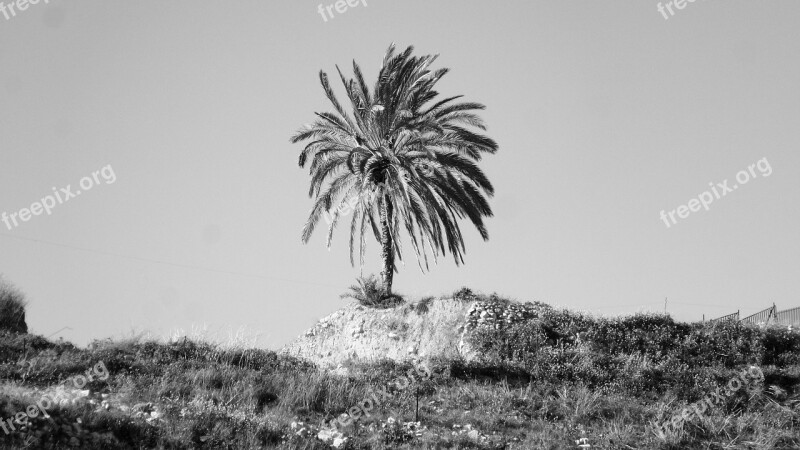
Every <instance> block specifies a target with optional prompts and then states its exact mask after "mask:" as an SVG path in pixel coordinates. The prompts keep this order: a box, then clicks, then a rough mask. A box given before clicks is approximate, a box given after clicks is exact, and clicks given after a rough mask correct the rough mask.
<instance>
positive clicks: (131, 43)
mask: <svg viewBox="0 0 800 450" xmlns="http://www.w3.org/2000/svg"><path fill="white" fill-rule="evenodd" d="M4 4H5V5H6V8H8V6H9V1H8V0H5V2H4ZM320 4H321V5H322V9H323V13H322V14H321V13H320V12H319V5H320ZM353 4H355V5H356V6H352V7H348V9H346V10H344V11H343V12H338V11H337V9H336V8H335V3H334V1H333V0H325V1H324V2H322V3H319V0H317V1H314V2H310V1H305V0H299V1H298V0H295V1H255V0H240V1H236V2H224V3H223V2H210V1H205V0H203V1H198V0H192V1H189V0H173V1H170V2H163V1H153V0H138V1H136V2H120V1H116V2H112V1H100V0H81V1H63V0H50V1H49V2H48V3H45V2H44V0H42V1H40V2H38V3H37V4H35V5H33V4H29V5H28V6H27V8H26V9H24V10H20V9H15V10H14V12H13V14H12V13H9V17H8V19H7V18H6V17H4V16H3V14H4V13H2V12H1V11H0V192H1V193H2V194H0V213H3V212H5V213H6V214H7V215H9V216H8V217H9V219H10V215H11V214H16V216H15V219H16V220H17V225H16V226H15V224H14V222H13V220H9V223H10V226H9V225H6V224H4V223H0V273H2V274H3V276H4V278H5V279H7V280H8V281H11V282H12V283H14V284H15V285H16V286H17V287H18V288H19V289H21V290H22V291H24V292H25V293H26V296H27V299H28V301H29V306H28V311H27V322H28V325H29V327H30V329H31V331H32V332H34V333H37V334H41V335H45V336H49V335H52V336H53V338H57V337H63V338H64V339H66V340H69V341H72V342H74V343H75V344H77V345H81V346H83V345H87V344H88V343H90V342H91V341H92V340H94V339H105V338H122V337H127V336H132V335H137V334H147V335H149V336H153V337H161V338H167V337H170V336H175V335H180V334H182V333H187V332H190V330H195V332H197V331H198V330H204V333H206V335H208V336H212V338H213V339H218V340H221V341H225V340H226V339H231V338H232V336H235V335H237V333H238V335H240V336H247V337H248V338H252V342H253V343H254V344H255V345H258V346H260V347H264V348H272V349H277V348H279V347H281V346H282V345H284V344H286V343H287V342H289V341H290V340H291V339H293V338H294V337H295V336H297V335H299V334H300V333H302V332H303V331H305V330H306V329H307V328H309V327H310V326H311V325H313V324H314V322H315V321H316V320H318V319H319V318H321V317H323V316H325V315H327V314H329V313H331V312H333V311H335V310H337V309H338V308H341V307H342V306H344V305H345V304H346V302H347V300H341V299H340V298H339V294H341V293H343V292H345V290H346V288H347V287H348V286H349V285H351V284H353V282H354V281H355V279H356V277H358V276H359V275H360V274H361V273H362V270H361V269H360V268H359V267H351V266H350V263H349V257H348V248H347V240H348V235H347V232H348V231H347V230H346V229H345V228H341V229H339V230H337V232H336V233H335V234H334V240H333V246H332V248H331V250H330V251H329V250H327V249H326V247H325V239H324V235H323V234H324V233H321V232H320V230H321V229H322V228H318V230H317V232H316V233H315V235H314V236H313V237H312V239H311V241H310V242H309V243H308V244H305V245H304V244H302V243H301V240H300V231H301V228H302V226H303V224H304V223H305V220H306V218H307V215H308V212H309V210H310V208H311V205H312V200H311V199H310V198H309V197H308V183H309V181H310V178H309V175H308V171H307V169H306V170H303V169H300V168H299V167H298V166H297V158H298V155H299V152H300V150H301V148H302V147H301V146H300V145H293V144H291V143H289V137H290V136H291V135H292V133H293V132H294V131H295V130H297V129H298V128H299V127H301V126H302V125H304V124H306V123H309V122H311V121H313V120H314V115H313V113H314V112H315V111H328V110H331V107H330V105H329V104H328V103H327V100H326V98H325V97H324V94H323V91H322V89H321V87H320V86H319V78H318V72H319V70H320V69H323V70H325V71H327V72H329V73H331V72H333V73H335V70H336V64H339V66H340V67H342V68H343V70H344V71H345V72H349V70H350V67H351V64H352V60H354V59H355V60H356V61H358V62H359V64H360V65H361V67H362V69H363V70H364V72H365V77H366V78H367V80H368V84H373V83H374V79H375V77H376V75H377V72H378V70H379V68H380V64H381V62H382V59H383V55H384V52H385V50H386V48H387V47H388V46H389V44H390V43H392V42H395V43H396V44H397V45H398V47H401V48H405V47H406V46H408V45H414V46H415V49H416V54H419V55H424V54H440V55H441V56H440V57H439V59H438V61H437V62H436V65H435V67H449V68H450V69H451V72H450V73H449V74H448V75H447V76H446V77H445V78H444V79H443V80H442V81H441V82H440V84H439V85H438V88H439V89H438V90H439V92H440V93H441V94H442V95H445V96H451V95H458V94H463V95H465V99H466V100H468V101H477V102H480V103H483V104H485V105H486V107H487V109H486V110H485V111H484V112H483V114H482V117H483V118H484V119H485V120H486V122H487V124H488V127H489V128H488V135H489V136H490V137H492V138H493V139H495V140H496V141H497V142H498V143H499V146H500V150H499V151H498V153H497V154H495V155H488V156H487V157H485V158H484V159H483V160H482V161H481V167H482V168H483V169H484V171H485V172H486V173H487V175H488V176H489V178H490V180H492V182H493V184H494V186H495V190H496V195H495V196H494V197H493V199H492V200H491V205H492V207H493V209H494V213H495V214H494V217H493V218H491V219H489V220H488V221H487V226H488V231H489V235H490V238H489V240H488V241H485V242H484V241H483V240H482V239H481V238H480V236H479V235H478V232H477V231H476V230H475V229H474V227H472V226H471V225H470V224H469V223H464V222H462V227H461V229H462V231H463V232H464V234H465V240H466V250H467V251H466V257H465V262H466V263H465V264H464V265H462V266H459V267H457V266H456V265H455V264H454V262H453V260H452V257H449V255H448V258H442V259H440V261H439V264H438V265H437V266H434V267H432V269H431V270H430V271H429V272H427V273H421V272H420V270H419V269H418V267H417V265H416V263H415V262H414V261H413V259H412V260H409V261H407V264H406V265H405V266H402V265H401V266H400V268H399V273H398V274H396V275H395V284H394V288H395V290H396V291H398V292H400V293H402V294H404V295H406V297H407V298H408V299H410V300H412V301H413V300H415V299H419V298H420V297H422V296H426V295H436V296H438V295H443V294H447V293H451V292H453V291H454V290H456V289H458V288H460V287H461V286H468V287H470V288H472V289H473V290H475V291H481V292H484V293H492V292H497V293H498V294H501V295H505V296H508V297H510V298H514V299H517V300H519V301H522V302H524V301H533V300H537V301H543V302H547V303H550V304H552V305H556V306H559V307H568V308H571V309H577V310H584V311H588V312H591V313H594V314H602V315H619V314H632V313H636V312H643V311H653V312H663V311H664V310H665V307H666V311H667V312H668V313H669V314H671V315H672V316H673V317H674V318H676V319H677V320H682V321H698V320H701V319H702V318H703V317H704V316H705V318H706V319H708V318H713V317H718V316H722V315H724V314H728V313H732V312H735V311H737V310H740V311H741V314H742V315H746V314H751V313H755V312H757V311H759V310H762V309H764V308H767V307H768V306H771V305H772V304H773V303H775V304H776V305H777V307H778V309H779V310H782V309H788V308H791V307H795V306H800V298H798V295H797V293H798V292H800V277H798V273H800V258H798V255H800V232H799V230H800V228H799V227H798V226H797V223H798V220H799V219H800V176H798V175H800V152H798V144H799V143H800V126H798V123H800V83H798V80H800V36H799V35H800V31H798V28H797V22H798V20H800V2H797V1H796V0H774V1H771V2H753V1H746V0H726V1H724V2H723V1H695V2H692V3H686V4H685V5H684V7H683V9H678V8H677V7H675V5H674V4H672V3H670V7H669V8H663V9H664V13H663V14H662V13H661V12H659V9H658V2H654V1H642V0H635V1H634V0H620V1H589V0H582V1H578V0H559V1H554V0H551V1H534V0H524V1H522V0H516V1H514V0H512V1H505V2H502V3H498V2H485V1H483V2H478V1H474V0H466V1H463V0H462V1H455V0H441V1H436V2H430V1H427V2H423V1H422V0H409V1H404V2H389V1H388V0H368V1H364V2H355V1H354V2H353ZM23 6H24V5H23ZM327 6H333V8H332V9H331V12H332V14H333V17H331V16H330V15H328V14H327V13H326V12H325V8H326V7H327ZM670 10H671V11H672V13H674V14H670ZM323 14H325V15H326V16H325V18H323ZM335 89H337V92H338V93H339V94H340V95H342V93H343V91H342V89H341V86H335ZM741 171H744V172H743V173H742V172H741ZM737 175H738V176H739V177H740V181H744V182H742V183H739V182H737V179H736V177H737ZM112 180H113V181H112ZM726 180H727V181H726ZM81 183H83V186H81ZM710 183H711V184H710ZM734 184H735V185H737V186H736V189H733V185H734ZM67 186H69V189H66V188H67ZM723 186H725V187H723ZM82 188H88V189H82ZM62 189H66V191H64V190H62ZM78 190H80V191H81V193H80V195H75V194H76V191H78ZM715 190H716V192H714V191H715ZM68 192H69V193H68ZM47 196H51V197H52V196H56V197H58V198H60V200H61V202H59V201H58V200H56V202H55V203H54V205H52V207H49V208H47V209H48V211H49V214H48V211H44V210H43V209H42V208H35V209H36V210H35V211H32V212H30V213H25V212H24V211H22V210H23V209H24V208H27V209H29V210H30V209H31V205H32V204H34V203H35V202H40V201H41V200H42V199H44V198H45V197H47ZM62 197H63V198H62ZM67 197H69V198H67ZM709 197H710V198H711V200H709ZM693 199H695V200H693ZM701 200H703V201H704V203H705V206H707V207H708V209H707V210H706V209H705V208H704V207H703V205H702V204H701V203H700V201H701ZM48 202H49V201H48ZM689 208H691V209H689ZM662 210H663V211H664V214H665V216H664V217H663V218H662V216H661V212H662ZM36 212H38V213H39V214H38V215H33V214H34V213H36ZM670 213H671V214H672V216H671V217H670ZM23 216H24V218H26V219H27V220H26V221H23V220H22V217H23ZM370 245H371V246H370V247H368V249H367V251H368V258H367V262H366V266H365V267H364V269H363V273H364V274H368V273H376V274H377V273H379V272H380V270H381V268H380V260H379V258H378V256H379V247H378V245H377V243H375V242H374V241H373V242H371V243H370ZM407 250H409V251H410V249H408V248H407ZM665 299H667V300H666V305H665Z"/></svg>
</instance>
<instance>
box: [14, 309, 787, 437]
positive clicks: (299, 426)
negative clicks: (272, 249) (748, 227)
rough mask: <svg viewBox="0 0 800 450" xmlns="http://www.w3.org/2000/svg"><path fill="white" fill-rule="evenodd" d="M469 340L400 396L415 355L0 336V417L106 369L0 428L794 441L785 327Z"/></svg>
mask: <svg viewBox="0 0 800 450" xmlns="http://www.w3.org/2000/svg"><path fill="white" fill-rule="evenodd" d="M427 302H429V300H428V301H426V303H427ZM414 308H415V309H416V310H419V306H415V307H414ZM475 345H479V346H481V347H482V348H483V349H484V351H485V352H486V355H488V357H487V359H486V361H484V362H481V363H475V362H472V363H470V362H466V361H461V360H432V361H429V363H428V365H429V367H430V368H431V369H432V376H431V377H430V378H429V379H427V380H424V381H422V382H420V383H418V384H413V385H411V386H410V387H408V388H405V389H401V388H400V387H399V386H397V385H395V384H393V383H394V381H395V380H397V379H398V378H399V377H402V376H403V375H405V374H406V373H407V372H408V371H409V370H411V369H412V365H411V364H410V363H409V364H403V363H395V362H391V361H382V362H378V363H371V364H358V363H354V364H352V365H350V366H349V367H348V373H347V375H337V374H335V373H332V372H327V371H323V370H320V369H318V368H317V367H315V366H314V365H312V364H309V363H305V362H303V361H298V360H296V359H293V358H290V357H287V356H285V355H280V354H276V353H274V352H271V351H267V350H259V349H255V348H250V347H248V346H246V345H244V344H241V343H239V344H238V345H228V346H220V345H216V344H211V343H208V342H204V341H203V340H202V339H199V338H194V339H185V338H184V339H173V340H170V341H167V342H158V341H152V340H145V339H142V338H133V339H127V340H121V341H116V342H112V341H108V340H107V341H98V342H95V343H94V344H93V345H91V346H90V347H89V348H88V349H79V348H76V347H74V346H72V345H70V344H68V343H58V344H57V343H53V342H50V341H47V340H46V339H43V338H41V337H38V336H33V335H28V334H18V333H10V332H0V375H2V378H3V379H4V380H5V383H4V387H3V392H2V395H0V418H8V417H11V416H12V415H13V414H15V413H16V412H18V411H24V408H25V407H26V406H27V405H30V404H32V403H35V402H37V401H39V400H40V399H41V398H42V396H43V395H44V393H46V392H50V391H51V390H52V389H53V386H54V385H57V384H58V383H60V382H63V381H64V380H67V379H68V378H70V377H73V376H75V375H79V374H82V373H84V372H85V371H86V370H87V369H89V368H91V367H93V366H94V365H95V364H97V363H98V362H99V361H102V362H103V363H104V364H105V366H106V367H107V369H108V373H109V377H108V379H106V380H105V381H101V380H94V381H91V382H89V384H87V386H86V387H85V388H84V389H85V390H88V391H89V392H88V393H87V394H88V395H87V396H86V397H83V398H82V399H79V400H77V401H75V402H74V403H70V404H65V405H60V406H54V407H53V408H52V409H49V410H48V413H49V415H50V416H51V419H43V418H42V417H41V416H40V417H37V418H34V419H31V421H32V423H31V424H30V425H29V426H27V427H26V428H25V429H24V430H17V431H14V432H12V433H10V434H8V435H6V434H5V433H3V432H2V431H0V447H3V448H8V447H10V446H13V447H15V448H26V447H27V448H71V447H70V445H72V446H77V447H76V448H86V449H93V448H97V449H100V448H103V449H106V448H108V449H116V448H119V449H128V448H130V449H133V448H165V449H190V448H209V449H211V448H227V449H240V448H241V449H251V448H280V449H295V448H300V449H323V448H326V449H327V448H331V445H330V444H332V443H333V438H336V437H338V438H346V439H345V440H344V442H343V443H342V444H341V445H340V447H339V448H347V449H369V448H376V449H384V448H385V449H389V448H401V449H417V448H451V449H479V448H480V449H500V448H519V449H532V448H534V449H539V448H542V449H562V448H564V449H566V448H570V449H574V448H577V444H576V441H578V440H579V439H586V441H582V442H587V443H589V444H590V445H591V446H592V447H591V448H609V449H611V448H614V449H616V448H620V449H628V448H633V449H664V450H669V449H676V450H677V449H695V448H697V449H734V448H741V449H791V448H800V364H798V361H799V358H800V336H799V335H798V334H797V333H790V332H788V331H786V330H785V329H779V328H758V327H751V326H742V325H739V324H734V323H730V324H717V325H709V324H685V323H678V322H674V321H672V320H671V319H670V318H669V317H666V316H653V315H637V316H632V317H628V318H619V319H597V318H592V317H589V316H586V315H582V314H577V313H572V312H570V311H566V310H556V309H545V310H543V313H542V315H541V316H540V317H539V318H538V319H537V320H535V321H532V322H530V323H529V324H527V325H524V326H522V325H521V326H517V327H515V328H512V329H508V330H497V331H496V332H488V333H478V334H476V337H475ZM751 365H754V366H757V367H760V368H761V370H762V371H763V373H764V375H765V378H764V380H763V382H759V383H752V384H751V385H748V386H747V387H746V388H742V389H740V390H739V391H737V392H736V393H735V394H732V395H730V396H726V397H725V399H724V401H723V402H721V403H720V404H718V405H714V406H713V407H710V408H708V409H707V410H706V411H705V412H704V414H702V415H701V416H700V417H694V418H692V419H691V420H689V421H687V422H686V423H685V424H683V425H682V426H681V427H679V428H678V429H676V430H668V431H667V433H665V434H659V433H658V432H657V431H656V429H655V428H654V427H653V426H652V425H653V424H656V423H663V422H664V421H668V420H669V419H670V418H671V417H673V416H674V415H675V414H680V412H681V410H682V409H683V408H685V407H687V406H688V405H691V404H692V403H694V402H697V401H698V400H699V399H701V398H703V396H705V395H708V394H709V393H710V392H712V391H713V390H714V389H715V388H717V387H719V386H724V385H725V384H726V383H727V382H728V380H730V379H731V378H732V377H733V376H735V374H736V373H738V372H739V371H740V370H741V369H742V368H745V367H748V366H751ZM418 388H419V389H418ZM380 389H386V392H387V395H386V396H384V397H382V398H383V400H382V401H381V402H380V403H379V404H376V405H374V407H373V408H372V409H371V411H370V415H369V416H362V417H360V418H359V419H358V420H356V421H355V423H353V424H351V425H349V426H347V427H340V428H339V429H338V430H334V429H333V427H332V426H331V423H332V422H334V419H336V418H337V417H338V416H339V415H341V414H343V413H345V412H347V411H350V410H351V408H352V407H354V406H356V405H358V404H363V403H364V400H365V399H369V398H371V396H372V395H373V393H374V392H375V391H377V390H380ZM72 392H73V393H74V394H75V395H76V396H77V395H78V393H77V391H76V390H73V391H72ZM372 398H374V397H372ZM417 400H419V413H420V417H419V423H414V418H415V417H414V416H415V410H416V402H417ZM79 420H80V423H78V421H79ZM320 433H322V434H320ZM318 436H323V437H326V438H327V440H326V441H323V440H322V439H320V438H318Z"/></svg>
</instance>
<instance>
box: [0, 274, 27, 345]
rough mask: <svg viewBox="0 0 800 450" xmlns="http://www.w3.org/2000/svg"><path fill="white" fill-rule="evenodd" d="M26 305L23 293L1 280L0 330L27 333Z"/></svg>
mask: <svg viewBox="0 0 800 450" xmlns="http://www.w3.org/2000/svg"><path fill="white" fill-rule="evenodd" d="M26 305H27V302H26V301H25V296H24V295H23V294H22V292H20V291H19V290H18V289H17V288H15V287H14V286H13V285H11V283H8V282H7V281H4V280H3V279H2V278H0V329H2V330H8V331H11V332H13V333H27V332H28V324H26V323H25V306H26Z"/></svg>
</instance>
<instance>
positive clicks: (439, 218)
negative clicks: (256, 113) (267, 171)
mask: <svg viewBox="0 0 800 450" xmlns="http://www.w3.org/2000/svg"><path fill="white" fill-rule="evenodd" d="M412 51H413V47H408V48H407V49H406V50H405V51H404V52H402V53H400V54H397V55H395V47H394V44H392V45H391V46H390V47H389V49H388V50H387V52H386V55H385V57H384V59H383V65H382V67H381V70H380V73H379V74H378V80H377V82H376V83H375V87H374V89H373V90H372V92H370V90H369V88H368V87H367V85H366V83H365V82H364V77H363V75H362V73H361V69H360V68H359V66H358V65H357V64H356V63H355V61H354V62H353V72H354V75H355V77H354V78H352V79H347V78H345V76H344V75H342V72H341V70H339V67H338V66H337V67H336V70H337V72H338V73H339V77H340V78H341V80H342V83H343V84H344V87H345V90H346V92H347V97H348V98H349V100H350V104H351V107H352V115H350V114H348V113H347V112H346V111H345V109H344V108H343V107H342V105H341V104H340V103H339V100H338V99H337V98H336V95H335V94H334V92H333V90H332V89H331V85H330V83H329V81H328V75H327V74H326V73H325V72H324V71H320V74H319V76H320V82H321V83H322V88H323V89H324V91H325V94H326V96H327V97H328V99H329V100H330V102H331V103H332V104H333V108H334V109H335V112H320V113H316V115H317V120H316V121H315V122H314V123H313V124H310V125H306V126H305V127H304V128H303V129H301V130H300V131H298V132H297V133H296V134H295V135H294V136H293V137H292V139H291V141H292V143H297V142H301V141H306V140H308V141H310V142H309V143H308V144H307V145H306V146H305V148H304V149H303V150H302V152H301V153H300V160H299V164H300V167H305V165H306V163H308V162H309V161H311V165H310V170H309V172H310V175H311V187H310V189H309V196H310V197H312V198H315V203H314V206H313V208H312V209H311V213H310V215H309V217H308V221H307V222H306V224H305V226H304V227H303V233H302V240H303V242H304V243H305V242H308V240H309V239H310V237H311V234H312V233H313V231H314V229H315V227H316V225H317V223H318V222H319V220H320V218H321V217H323V216H324V217H325V219H326V220H327V221H328V223H329V227H328V238H327V245H328V246H329V247H330V243H331V238H332V235H333V229H334V228H335V227H336V224H337V222H338V221H339V219H340V218H341V217H342V216H345V215H346V214H347V213H348V212H349V209H350V208H351V209H352V218H350V263H351V264H354V257H353V255H354V248H355V247H356V245H358V247H359V254H360V264H361V265H362V266H363V263H364V252H365V248H366V235H367V233H368V231H367V227H368V226H369V228H370V229H371V230H372V232H373V234H374V235H375V238H376V239H377V240H378V241H379V242H380V243H381V246H382V257H383V263H384V268H383V269H384V270H383V272H382V274H381V275H382V278H383V282H384V290H385V292H386V294H387V295H389V294H391V284H392V277H393V272H394V270H395V258H396V259H398V260H400V261H403V254H402V250H401V248H400V245H397V244H398V243H399V242H400V239H399V238H400V227H401V226H402V227H404V228H405V230H406V232H407V233H408V236H409V238H410V239H409V240H410V242H411V246H412V247H413V250H414V254H415V256H416V259H417V261H418V264H419V266H420V268H423V263H424V268H425V269H427V268H428V254H429V253H430V254H431V256H432V257H433V259H434V261H437V259H438V256H439V254H440V252H441V254H442V255H446V254H447V250H449V251H450V253H452V255H453V258H454V260H455V262H456V265H458V264H460V263H463V262H464V257H463V253H464V251H465V248H464V241H463V236H462V234H461V230H460V228H459V226H458V222H457V219H463V218H464V217H466V218H469V220H470V221H471V222H472V223H473V224H474V225H475V227H476V228H477V229H478V231H479V233H480V235H481V237H483V239H484V240H488V238H489V234H488V232H487V231H486V227H485V226H484V223H483V217H484V216H485V217H491V216H492V210H491V208H490V207H489V203H488V201H487V198H486V197H487V196H489V197H491V196H492V195H493V194H494V188H493V187H492V185H491V183H490V182H489V180H488V178H487V177H486V175H485V174H484V173H483V172H482V171H481V169H480V168H479V167H478V165H477V162H478V161H479V160H480V159H481V154H482V153H483V152H488V153H495V152H497V149H498V147H497V144H496V143H495V142H494V141H493V140H492V139H490V138H489V137H487V136H485V135H482V134H479V133H478V132H475V131H471V130H470V128H472V129H478V130H486V127H485V126H484V123H483V120H481V118H480V117H478V116H477V115H476V114H475V113H474V111H476V110H482V109H484V106H483V105H481V104H479V103H471V102H463V103H458V102H454V101H455V100H457V99H459V98H461V97H462V96H460V95H459V96H455V97H448V98H444V99H442V100H438V101H436V102H433V101H434V99H436V98H437V96H438V95H439V94H438V92H436V91H435V90H434V85H435V84H436V83H437V82H438V81H439V79H441V78H442V77H443V76H444V75H445V74H446V73H447V72H448V70H449V69H446V68H442V69H438V70H431V69H429V67H430V66H431V64H432V63H433V62H434V61H435V60H436V58H437V56H438V55H437V56H431V55H426V56H421V57H414V56H411V53H412ZM331 210H332V211H333V212H332V213H331V212H330V211H331ZM356 237H358V243H356Z"/></svg>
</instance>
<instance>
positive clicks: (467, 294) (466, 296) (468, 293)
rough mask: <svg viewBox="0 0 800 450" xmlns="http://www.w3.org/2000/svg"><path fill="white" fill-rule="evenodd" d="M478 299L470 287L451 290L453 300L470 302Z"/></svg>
mask: <svg viewBox="0 0 800 450" xmlns="http://www.w3.org/2000/svg"><path fill="white" fill-rule="evenodd" d="M479 299H480V298H479V297H478V296H477V295H476V294H475V293H474V292H472V289H470V288H468V287H466V286H464V287H462V288H461V289H459V290H457V291H455V292H453V300H460V301H462V302H471V301H474V300H479Z"/></svg>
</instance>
